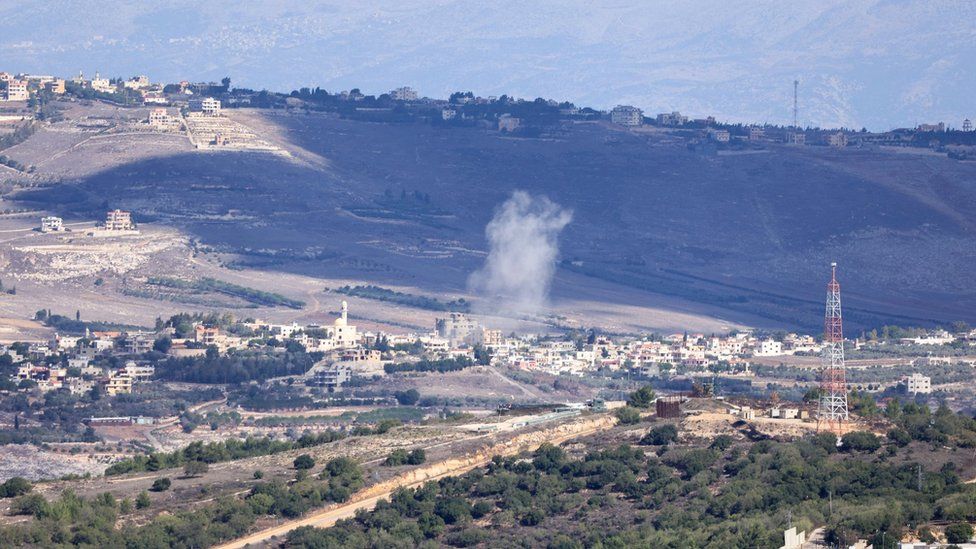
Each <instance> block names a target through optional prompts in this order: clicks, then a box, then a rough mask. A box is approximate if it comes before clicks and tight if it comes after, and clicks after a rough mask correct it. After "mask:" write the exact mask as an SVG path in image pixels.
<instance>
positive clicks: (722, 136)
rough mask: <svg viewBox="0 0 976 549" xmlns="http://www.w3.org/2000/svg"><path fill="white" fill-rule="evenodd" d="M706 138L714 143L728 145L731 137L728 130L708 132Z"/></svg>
mask: <svg viewBox="0 0 976 549" xmlns="http://www.w3.org/2000/svg"><path fill="white" fill-rule="evenodd" d="M708 138H709V139H710V140H712V141H714V142H716V143H728V142H729V139H731V135H730V134H729V131H728V130H714V129H713V130H708Z"/></svg>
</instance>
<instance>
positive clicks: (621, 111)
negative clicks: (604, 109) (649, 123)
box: [610, 105, 644, 126]
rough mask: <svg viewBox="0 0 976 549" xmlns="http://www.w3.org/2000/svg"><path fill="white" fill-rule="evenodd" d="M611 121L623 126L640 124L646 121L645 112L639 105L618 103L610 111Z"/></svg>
mask: <svg viewBox="0 0 976 549" xmlns="http://www.w3.org/2000/svg"><path fill="white" fill-rule="evenodd" d="M610 121H611V122H613V123H614V124H620V125H621V126H640V125H641V124H643V123H644V113H643V112H641V110H640V109H638V108H637V107H631V106H630V105H617V106H616V107H614V108H613V110H612V111H610Z"/></svg>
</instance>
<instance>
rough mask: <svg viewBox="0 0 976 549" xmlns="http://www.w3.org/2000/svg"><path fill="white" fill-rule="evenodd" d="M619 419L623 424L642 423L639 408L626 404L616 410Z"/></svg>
mask: <svg viewBox="0 0 976 549" xmlns="http://www.w3.org/2000/svg"><path fill="white" fill-rule="evenodd" d="M616 416H617V420H619V421H620V423H621V424H623V425H633V424H635V423H640V420H641V415H640V412H638V411H637V408H633V407H631V406H624V407H623V408H618V409H617V412H616Z"/></svg>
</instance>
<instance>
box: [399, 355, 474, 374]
mask: <svg viewBox="0 0 976 549" xmlns="http://www.w3.org/2000/svg"><path fill="white" fill-rule="evenodd" d="M469 366H474V361H473V360H471V359H470V358H468V357H466V356H459V357H457V358H441V359H437V360H430V359H426V358H424V359H421V360H419V361H417V362H399V363H396V364H386V365H385V366H383V370H385V371H386V373H388V374H395V373H397V372H440V373H444V372H456V371H458V370H463V369H465V368H467V367H469Z"/></svg>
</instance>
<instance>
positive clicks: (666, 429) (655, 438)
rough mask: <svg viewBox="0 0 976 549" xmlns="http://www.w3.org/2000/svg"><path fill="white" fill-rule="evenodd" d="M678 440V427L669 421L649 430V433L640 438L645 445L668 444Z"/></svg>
mask: <svg viewBox="0 0 976 549" xmlns="http://www.w3.org/2000/svg"><path fill="white" fill-rule="evenodd" d="M677 440H678V428H677V427H675V426H674V425H671V424H670V423H669V424H667V425H661V426H660V427H655V428H653V429H651V430H650V431H648V433H647V434H646V435H644V436H643V438H641V439H640V444H643V445H645V446H666V445H668V444H671V443H672V442H675V441H677Z"/></svg>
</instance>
